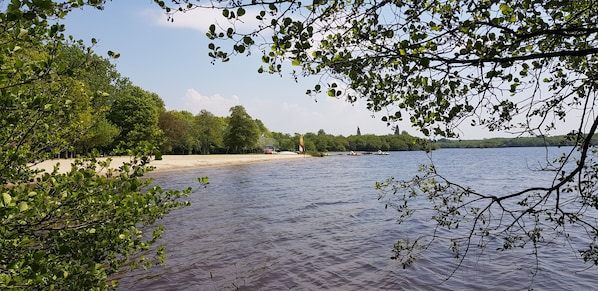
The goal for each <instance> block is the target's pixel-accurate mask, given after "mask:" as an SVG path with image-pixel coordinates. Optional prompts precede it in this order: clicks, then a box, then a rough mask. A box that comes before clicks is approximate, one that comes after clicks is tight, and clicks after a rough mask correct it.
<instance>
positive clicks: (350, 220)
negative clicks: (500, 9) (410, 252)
mask: <svg viewBox="0 0 598 291" xmlns="http://www.w3.org/2000/svg"><path fill="white" fill-rule="evenodd" d="M559 151H562V149H557V148H553V149H550V150H549V151H547V150H546V149H545V148H503V149H441V150H438V151H434V152H433V153H432V158H433V161H434V163H435V165H436V167H437V169H438V170H439V172H440V173H441V174H445V176H446V177H449V178H451V179H453V180H455V181H458V182H461V183H466V184H468V185H470V186H472V187H474V188H475V189H480V190H484V191H495V192H497V193H501V192H504V191H506V190H508V192H513V190H520V189H523V188H525V187H529V186H534V185H542V184H541V183H543V182H546V181H550V179H551V177H552V176H551V175H554V173H552V172H543V171H536V170H534V169H537V168H538V167H539V166H540V165H545V164H546V161H547V157H553V156H554V155H555V154H556V153H558V152H559ZM429 162H430V159H429V156H427V155H426V154H425V153H423V152H391V153H390V154H389V155H387V156H384V155H380V156H379V155H361V156H347V155H334V154H333V155H332V156H329V157H324V158H306V159H304V160H303V159H302V160H290V161H279V162H271V163H258V164H250V165H242V166H227V167H211V168H200V169H191V170H189V169H186V170H177V171H168V172H157V173H151V174H150V176H151V177H153V178H154V179H155V184H156V185H159V186H161V187H163V188H174V189H182V188H185V187H188V186H194V191H193V194H192V195H191V196H190V197H189V200H190V202H191V203H192V205H191V206H190V207H187V208H184V209H179V210H176V211H174V212H172V213H171V214H170V215H169V216H167V217H166V218H165V219H163V220H162V221H161V223H162V224H163V225H164V226H165V227H166V232H165V233H164V236H163V239H162V240H161V242H162V243H163V244H165V245H166V253H167V258H166V263H167V266H166V267H154V268H150V269H149V270H147V271H144V270H137V271H134V272H131V273H129V274H126V275H125V276H124V278H122V280H121V281H120V290H237V289H238V290H322V289H328V290H479V289H486V290H527V289H528V288H534V289H537V290H589V289H594V288H595V287H596V285H595V283H596V282H598V281H597V280H598V273H596V269H593V268H592V269H588V267H590V266H589V265H588V264H584V263H583V261H582V260H581V259H579V258H576V257H575V256H576V253H575V252H574V250H572V249H571V247H570V246H568V245H566V244H562V243H559V242H555V243H554V245H553V247H551V248H550V249H546V250H544V252H542V253H541V254H540V255H539V256H538V265H536V260H534V259H533V255H531V249H523V250H516V251H513V252H504V253H501V252H496V251H494V249H488V250H485V251H484V252H483V253H481V252H473V253H472V256H471V257H470V259H469V260H467V261H466V262H464V264H463V265H462V266H461V268H460V269H458V270H457V271H456V272H455V273H454V274H453V275H452V276H451V277H450V278H448V277H449V276H450V275H451V274H452V272H453V270H454V266H455V264H456V263H457V262H456V261H455V260H454V259H453V258H452V254H451V252H450V251H449V250H448V248H447V247H446V246H444V245H443V246H441V247H436V248H432V249H430V250H429V252H427V253H425V254H424V255H423V256H421V257H420V258H419V260H418V261H416V262H415V263H414V265H412V266H410V267H407V268H406V269H403V268H402V266H401V264H400V263H398V262H397V261H394V260H391V259H390V257H391V255H392V253H391V249H392V246H393V245H394V243H395V242H396V241H397V239H399V238H400V237H401V236H404V235H408V234H410V233H413V232H417V231H422V230H425V229H427V228H428V227H429V225H430V222H429V221H425V220H417V219H416V220H414V221H413V222H411V223H408V224H401V225H399V224H397V223H396V218H397V213H396V212H395V211H394V210H392V209H390V208H389V209H385V207H384V205H385V203H384V201H381V200H378V195H379V193H378V192H377V191H375V190H374V188H373V185H374V183H375V182H376V181H384V180H385V179H386V178H389V177H391V176H394V177H396V178H398V179H408V178H411V177H412V176H414V175H415V174H417V169H418V166H419V165H420V164H428V163H429ZM200 176H209V179H210V185H209V186H208V187H207V188H199V187H197V185H198V184H197V182H195V178H196V177H200ZM572 237H573V239H575V238H576V234H575V233H574V234H573V235H572ZM536 269H538V272H537V273H536V272H535V271H536Z"/></svg>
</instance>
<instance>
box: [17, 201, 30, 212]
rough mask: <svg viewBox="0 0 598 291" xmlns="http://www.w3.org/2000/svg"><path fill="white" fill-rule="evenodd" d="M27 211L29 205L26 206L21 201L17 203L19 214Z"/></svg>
mask: <svg viewBox="0 0 598 291" xmlns="http://www.w3.org/2000/svg"><path fill="white" fill-rule="evenodd" d="M28 209H29V205H28V204H27V202H25V201H21V202H20V203H19V211H20V212H23V211H26V210H28Z"/></svg>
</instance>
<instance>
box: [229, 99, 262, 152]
mask: <svg viewBox="0 0 598 291" xmlns="http://www.w3.org/2000/svg"><path fill="white" fill-rule="evenodd" d="M258 138H259V131H258V126H257V124H256V123H255V121H254V120H253V119H252V118H251V116H250V115H249V114H248V113H247V111H246V110H245V108H244V107H243V106H241V105H237V106H234V107H231V109H230V117H229V120H228V128H227V130H226V132H225V135H224V145H225V146H226V147H228V148H229V149H230V150H232V152H234V153H239V152H243V151H246V150H247V149H252V148H254V147H255V145H256V144H257V141H258Z"/></svg>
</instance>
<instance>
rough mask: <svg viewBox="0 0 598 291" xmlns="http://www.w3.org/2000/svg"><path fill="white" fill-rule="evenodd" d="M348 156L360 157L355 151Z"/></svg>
mask: <svg viewBox="0 0 598 291" xmlns="http://www.w3.org/2000/svg"><path fill="white" fill-rule="evenodd" d="M347 155H349V156H359V154H358V153H356V152H354V151H351V152H350V153H348V154H347Z"/></svg>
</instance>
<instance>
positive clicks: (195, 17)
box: [147, 8, 260, 33]
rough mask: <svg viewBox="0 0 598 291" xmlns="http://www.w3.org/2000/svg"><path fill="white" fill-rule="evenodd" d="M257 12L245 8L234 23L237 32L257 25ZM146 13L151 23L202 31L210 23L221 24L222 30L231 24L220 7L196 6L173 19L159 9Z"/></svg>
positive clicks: (246, 31)
mask: <svg viewBox="0 0 598 291" xmlns="http://www.w3.org/2000/svg"><path fill="white" fill-rule="evenodd" d="M258 13H259V10H257V9H246V14H245V15H244V16H243V17H241V19H240V21H236V22H235V23H234V27H235V28H236V30H237V32H240V33H248V32H250V31H252V30H253V29H256V28H257V27H259V25H260V21H259V20H257V19H256V18H255V16H256V15H258ZM147 15H148V17H150V18H151V19H152V22H153V23H155V24H157V25H159V26H164V27H170V28H184V29H193V30H198V31H201V32H204V33H205V32H207V31H208V28H209V27H210V25H211V24H216V26H221V28H223V29H224V30H226V29H227V28H228V27H231V26H232V23H231V22H230V21H229V20H228V19H226V18H225V17H224V16H222V10H220V9H208V8H198V9H194V10H189V11H186V12H178V13H176V14H174V17H173V20H174V21H168V19H167V17H166V15H165V14H164V13H160V11H156V12H154V11H152V12H148V13H147ZM217 30H218V29H217Z"/></svg>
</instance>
